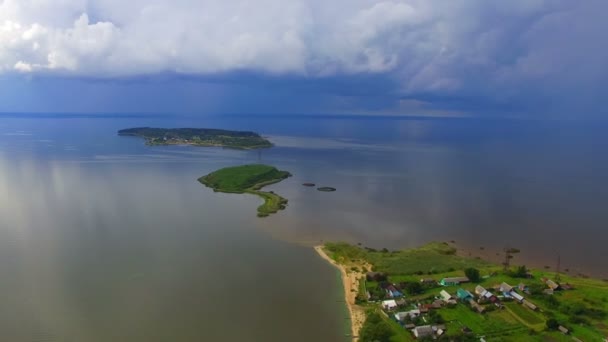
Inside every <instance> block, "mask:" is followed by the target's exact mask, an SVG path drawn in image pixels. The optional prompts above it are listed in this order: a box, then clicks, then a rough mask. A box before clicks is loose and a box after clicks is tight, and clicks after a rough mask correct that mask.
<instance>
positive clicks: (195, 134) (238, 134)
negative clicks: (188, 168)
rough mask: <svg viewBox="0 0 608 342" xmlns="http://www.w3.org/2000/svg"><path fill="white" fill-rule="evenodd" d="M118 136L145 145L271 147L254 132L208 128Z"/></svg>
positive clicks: (134, 130)
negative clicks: (128, 137) (130, 138)
mask: <svg viewBox="0 0 608 342" xmlns="http://www.w3.org/2000/svg"><path fill="white" fill-rule="evenodd" d="M118 135H123V136H135V137H141V138H144V139H146V145H150V146H159V145H193V146H216V147H228V148H236V149H256V148H268V147H272V143H271V142H270V141H268V140H267V139H265V138H263V137H262V136H260V135H259V134H258V133H255V132H246V131H229V130H224V129H210V128H151V127H137V128H128V129H122V130H120V131H118Z"/></svg>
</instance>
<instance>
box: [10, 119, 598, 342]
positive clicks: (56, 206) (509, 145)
mask: <svg viewBox="0 0 608 342" xmlns="http://www.w3.org/2000/svg"><path fill="white" fill-rule="evenodd" d="M142 125H151V126H184V127H185V126H200V127H220V128H247V129H252V130H258V131H262V132H267V133H268V134H269V135H271V136H272V137H273V140H274V141H275V142H276V143H277V147H276V148H274V149H271V150H266V151H262V152H257V151H233V150H222V149H197V148H191V147H177V146H174V147H167V148H163V147H161V148H149V147H146V146H144V145H143V144H142V142H141V141H139V140H136V139H131V138H124V137H117V136H116V135H115V131H116V130H117V129H120V128H125V127H133V126H142ZM604 126H605V125H604ZM604 126H602V125H591V126H580V127H579V126H573V125H570V124H563V123H550V124H543V125H541V124H539V123H526V122H502V121H496V122H494V121H490V122H477V121H466V120H465V121H452V120H399V119H377V120H376V119H373V120H371V119H370V120H367V119H366V120H363V119H354V118H350V119H349V118H346V119H339V118H326V119H310V118H308V119H306V118H300V119H293V120H284V121H280V120H274V119H264V118H260V119H256V120H251V119H249V118H241V119H234V120H232V121H224V120H216V121H213V120H210V121H205V120H196V121H188V120H182V121H179V122H177V121H173V120H169V119H145V118H140V119H133V118H130V119H115V118H114V119H79V118H71V119H57V118H52V119H51V118H46V119H34V118H28V119H15V118H12V119H2V120H1V121H0V279H1V281H0V340H3V341H4V340H6V341H77V342H80V341H93V342H95V341H202V340H216V341H339V340H344V339H345V337H344V333H345V332H346V331H347V323H348V322H347V321H346V320H345V315H346V313H345V309H344V307H343V303H341V302H340V300H341V298H342V294H341V292H340V291H341V287H340V286H339V284H338V283H337V277H338V275H337V273H336V271H335V270H334V269H333V268H331V267H330V266H329V265H326V264H325V263H324V262H323V261H322V260H321V259H320V258H318V257H317V256H316V255H315V253H314V251H313V250H312V249H311V248H307V247H306V246H309V245H312V244H315V243H318V242H319V241H320V240H347V241H351V242H362V243H364V244H366V245H370V246H376V247H389V248H403V247H409V246H415V245H418V244H421V243H425V242H428V241H432V240H452V239H453V240H456V241H457V242H458V243H459V244H460V245H462V246H468V247H470V249H472V250H478V249H479V247H480V246H484V247H485V251H486V253H488V254H492V252H491V251H492V250H496V249H498V250H500V249H502V247H504V246H505V245H509V246H513V247H518V248H520V249H521V250H522V253H521V254H520V255H519V256H518V257H517V259H516V261H515V262H521V263H524V262H525V263H528V264H535V265H544V264H549V265H553V263H554V259H555V256H556V255H557V253H559V254H560V255H561V260H562V267H563V268H569V269H571V270H572V272H577V271H580V272H585V273H593V274H598V275H601V276H608V274H606V269H605V265H604V262H603V261H604V260H605V257H606V252H605V242H606V241H607V240H608V235H607V234H608V233H607V231H606V229H605V222H606V221H607V220H606V219H608V212H607V211H606V210H605V208H604V207H605V204H606V203H607V202H608V184H607V183H606V178H605V175H606V174H608V173H607V172H606V171H608V168H607V167H606V166H607V165H608V163H607V161H606V159H607V158H606V156H605V153H603V151H605V149H604V148H605V147H608V144H607V139H606V138H604V137H603V133H602V132H603V131H604V129H603V128H605V127H604ZM313 135H314V136H316V138H309V137H308V136H313ZM251 162H265V163H270V164H274V165H277V166H279V167H281V168H284V169H287V170H289V171H291V172H292V173H293V174H294V177H292V178H290V179H289V180H287V181H284V182H282V183H279V184H275V185H273V186H272V189H273V190H275V191H277V192H279V193H280V194H282V195H284V196H285V197H287V198H289V200H290V203H289V207H288V209H287V210H285V211H283V212H281V213H280V214H278V215H274V216H271V217H269V218H267V219H257V218H256V217H255V207H256V206H257V204H258V199H257V198H255V197H251V196H240V195H226V194H216V193H213V192H212V191H209V190H208V189H205V188H203V187H202V186H200V185H199V184H198V183H197V182H196V178H197V177H199V176H200V175H203V174H205V173H207V172H209V171H212V170H214V169H217V168H219V167H223V166H228V165H236V164H241V163H251ZM303 182H315V183H317V184H319V185H326V186H333V187H336V188H338V191H336V192H333V193H322V192H318V191H316V190H315V189H313V188H307V187H303V186H301V183H303ZM294 242H295V243H294Z"/></svg>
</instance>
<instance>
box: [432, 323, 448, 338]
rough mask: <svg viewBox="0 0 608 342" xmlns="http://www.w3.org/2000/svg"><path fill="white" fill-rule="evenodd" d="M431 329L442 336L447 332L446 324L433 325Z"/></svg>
mask: <svg viewBox="0 0 608 342" xmlns="http://www.w3.org/2000/svg"><path fill="white" fill-rule="evenodd" d="M431 329H433V332H434V333H435V334H436V335H437V336H441V335H443V333H444V332H445V324H439V325H433V326H431Z"/></svg>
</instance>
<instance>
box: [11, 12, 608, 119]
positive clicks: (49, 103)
mask: <svg viewBox="0 0 608 342" xmlns="http://www.w3.org/2000/svg"><path fill="white" fill-rule="evenodd" d="M606 12H608V1H605V0H579V1H571V0H567V1H565V0H564V1H562V0H552V1H549V0H547V1H545V0H510V1H487V0H451V1H445V0H401V1H396V0H392V1H391V0H385V1H382V0H381V1H374V0H332V1H327V0H306V1H304V0H258V1H245V0H130V1H124V0H0V112H62V113H63V112H65V113H166V114H169V113H171V114H197V115H198V114H200V115H204V114H223V113H226V114H247V113H256V114H257V113H262V114H278V115H280V114H285V115H287V114H366V115H427V116H484V115H485V116H496V115H498V116H501V115H502V116H518V117H530V118H537V117H541V118H544V117H553V116H555V117H569V118H578V117H602V116H606V115H607V114H608V113H606V109H605V108H604V106H603V104H602V100H603V98H604V97H605V95H608V92H607V91H606V89H607V86H608V39H607V38H606V37H605V33H606V32H608V20H605V18H604V16H605V13H606Z"/></svg>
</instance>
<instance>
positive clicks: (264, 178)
mask: <svg viewBox="0 0 608 342" xmlns="http://www.w3.org/2000/svg"><path fill="white" fill-rule="evenodd" d="M290 176H291V174H290V173H289V172H287V171H280V170H278V169H277V168H275V167H272V166H268V165H262V164H251V165H242V166H234V167H227V168H223V169H220V170H217V171H215V172H212V173H210V174H208V175H206V176H203V177H200V178H199V179H198V181H199V182H201V183H202V184H204V185H205V186H207V187H209V188H212V189H213V191H218V192H226V193H236V194H243V193H248V194H254V195H257V196H259V197H261V198H262V199H263V200H264V203H263V204H262V205H260V206H259V207H258V217H266V216H268V215H270V214H274V213H276V212H278V211H279V210H283V209H285V207H286V206H287V199H285V198H283V197H281V196H279V195H277V194H275V193H274V192H272V191H269V192H265V191H261V190H260V189H262V188H263V187H264V186H266V185H270V184H273V183H278V182H280V181H282V180H283V179H286V178H288V177H290Z"/></svg>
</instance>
